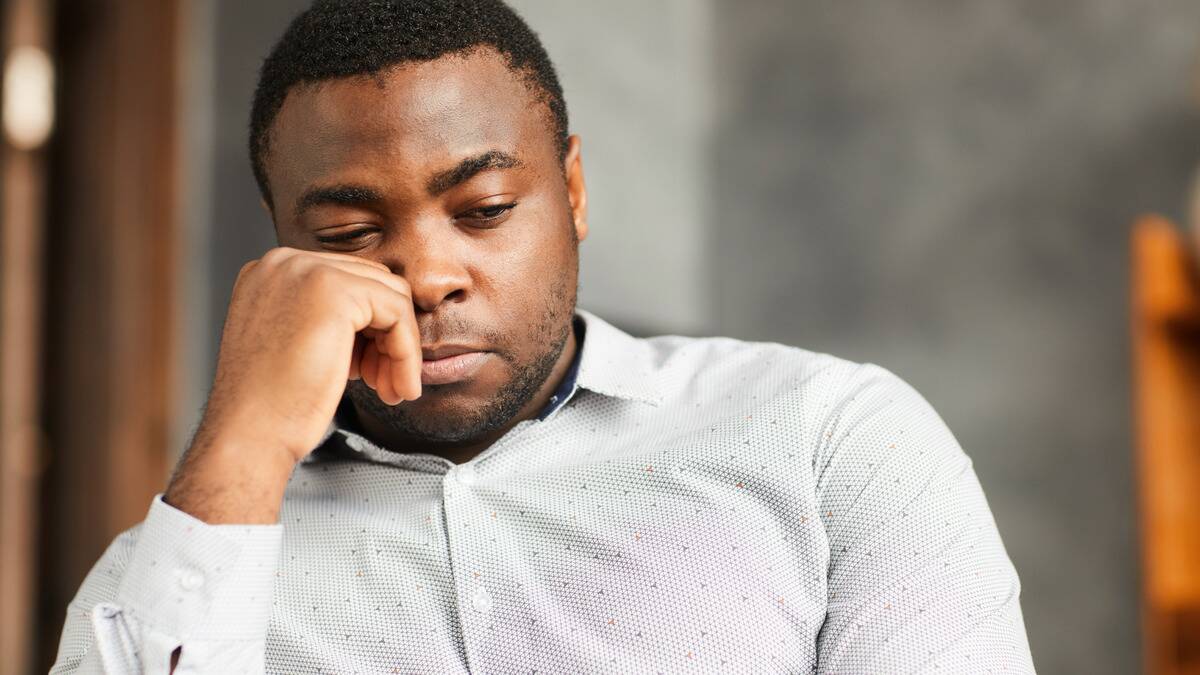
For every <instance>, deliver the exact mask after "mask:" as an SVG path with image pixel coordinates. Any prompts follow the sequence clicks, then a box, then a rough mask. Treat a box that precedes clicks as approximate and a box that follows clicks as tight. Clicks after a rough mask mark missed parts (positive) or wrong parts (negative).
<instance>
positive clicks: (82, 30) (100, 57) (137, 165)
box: [41, 0, 181, 665]
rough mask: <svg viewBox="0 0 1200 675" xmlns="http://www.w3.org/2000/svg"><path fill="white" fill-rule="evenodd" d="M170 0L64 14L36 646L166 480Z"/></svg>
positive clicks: (173, 5) (175, 214) (172, 231)
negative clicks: (41, 581) (42, 581)
mask: <svg viewBox="0 0 1200 675" xmlns="http://www.w3.org/2000/svg"><path fill="white" fill-rule="evenodd" d="M178 8H179V3H178V2H177V1H175V0H78V1H76V2H72V3H71V8H70V11H69V12H66V11H63V12H60V13H59V15H58V17H57V22H56V23H57V28H56V31H57V35H56V42H57V44H58V46H59V48H58V59H59V73H60V80H61V87H60V91H61V97H62V106H61V121H60V125H59V131H58V134H57V138H56V143H55V149H54V153H53V156H52V164H53V169H52V173H51V191H52V200H51V209H50V224H51V226H50V231H49V233H48V260H47V269H48V274H47V278H48V280H49V285H50V292H49V298H48V303H47V306H46V317H47V339H46V345H47V358H46V359H45V361H44V366H45V377H46V395H45V409H46V413H45V416H46V426H47V430H48V434H49V442H50V456H49V464H48V467H47V471H46V480H45V482H44V485H43V499H42V506H43V514H44V518H45V528H44V529H43V531H42V542H41V553H42V561H43V569H44V570H45V574H46V578H47V581H46V584H45V585H44V586H43V594H42V603H41V604H42V615H41V635H42V641H41V658H42V661H43V663H45V664H46V665H48V659H49V658H50V657H51V655H52V654H53V651H54V647H55V644H56V641H57V639H58V634H59V630H60V629H61V627H62V621H63V618H64V615H65V608H66V605H67V603H68V602H69V601H70V599H71V597H72V596H73V595H74V593H75V591H76V590H77V588H78V586H79V584H80V582H81V581H82V580H83V577H84V575H85V574H86V573H87V571H88V570H89V569H90V568H91V566H92V564H93V563H94V562H95V561H96V560H97V558H99V557H100V555H101V554H102V553H103V551H104V549H105V547H106V546H107V545H108V544H109V542H110V541H111V540H112V539H113V537H115V536H116V535H117V534H118V533H119V532H121V531H122V530H124V529H126V528H128V527H130V526H132V525H134V524H136V523H137V522H138V521H140V520H141V519H142V518H143V517H144V516H145V513H146V509H147V507H148V506H149V503H150V498H151V497H152V496H153V494H154V493H155V492H158V491H160V490H162V489H163V487H164V482H165V478H166V474H167V471H168V468H169V467H168V466H167V457H168V447H167V444H168V443H169V441H170V439H169V430H170V425H169V423H170V416H171V414H172V405H173V392H174V391H175V386H174V378H175V370H174V363H175V361H176V354H175V344H176V338H177V336H176V325H175V324H176V316H177V314H178V312H177V311H176V309H175V307H174V306H173V304H174V298H175V297H176V287H177V284H178V283H179V282H180V276H181V275H180V274H179V273H178V269H177V268H178V263H179V256H178V255H177V247H178V243H179V237H180V231H181V226H180V224H179V223H180V213H179V209H178V203H179V200H178V195H177V192H178V185H177V181H178V177H177V175H178V174H177V167H178V163H179V156H178V155H179V150H178V149H179V147H180V142H179V133H180V132H179V128H178V122H177V118H178V112H179V111H178V104H177V101H178V98H179V92H180V86H179V82H178V73H179V72H180V64H179V55H178V51H179V50H178V48H177V44H178V39H177V38H178V35H179V25H178V21H179V19H178Z"/></svg>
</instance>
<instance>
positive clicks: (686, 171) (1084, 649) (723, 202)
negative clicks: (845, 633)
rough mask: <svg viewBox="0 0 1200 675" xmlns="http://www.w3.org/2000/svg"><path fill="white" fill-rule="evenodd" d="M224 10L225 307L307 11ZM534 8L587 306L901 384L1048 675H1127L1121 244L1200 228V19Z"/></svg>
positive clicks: (773, 1)
mask: <svg viewBox="0 0 1200 675" xmlns="http://www.w3.org/2000/svg"><path fill="white" fill-rule="evenodd" d="M214 1H215V2H216V9H217V11H216V12H215V15H214V18H213V23H212V25H213V27H214V30H213V36H212V39H213V40H214V41H215V44H216V45H219V46H217V47H215V48H214V49H213V50H212V53H213V55H214V56H213V59H214V69H213V77H212V92H213V93H212V97H211V103H212V105H213V106H214V108H213V117H212V120H213V128H212V137H213V145H212V161H213V168H212V173H211V181H210V182H211V191H212V198H211V206H210V209H209V210H210V212H211V215H210V218H211V228H210V229H209V231H208V232H209V236H210V242H209V244H210V253H209V254H208V256H209V257H208V260H207V267H206V270H207V275H208V290H209V291H210V293H209V297H210V298H211V311H212V313H213V315H214V316H216V317H220V316H223V315H224V311H225V303H226V300H227V298H228V295H229V292H230V290H231V288H232V281H233V276H234V275H235V274H236V271H237V269H238V267H240V265H241V263H242V262H243V261H244V260H246V259H248V258H250V257H252V256H256V255H258V254H259V253H261V251H262V250H263V249H265V248H266V247H268V246H271V245H273V242H274V239H273V233H272V232H271V228H270V224H269V223H268V221H267V219H266V217H265V215H263V214H262V213H261V212H260V211H259V207H258V205H257V199H258V198H257V193H256V192H255V188H254V184H253V179H252V177H251V175H250V171H249V168H248V165H247V163H246V154H245V149H244V148H245V123H246V116H247V113H248V103H249V96H250V92H251V88H252V87H253V83H254V77H255V74H256V71H257V68H258V64H259V62H260V59H261V58H262V56H263V55H264V54H265V51H266V49H267V48H268V47H269V45H270V42H271V40H273V39H274V38H275V37H276V36H277V35H278V34H279V33H280V32H281V31H282V29H283V26H284V24H285V23H286V20H287V18H288V17H290V16H291V15H292V13H293V12H294V11H295V10H296V8H298V7H301V6H303V5H305V4H307V3H305V2H302V1H301V0H276V1H274V2H270V3H265V2H264V3H243V2H234V1H233V0H214ZM514 4H515V5H516V6H518V7H519V8H520V9H521V10H522V11H523V13H525V15H526V16H527V17H528V19H529V20H530V22H531V24H532V25H533V26H534V28H535V29H536V30H538V31H540V32H541V33H542V35H543V38H544V39H545V41H546V43H547V46H548V47H549V49H550V52H551V56H552V57H553V58H554V59H555V61H556V63H557V64H558V65H559V68H560V71H561V74H562V79H563V81H564V85H565V88H566V91H567V95H568V105H569V107H570V109H571V113H572V120H573V127H574V130H576V131H578V132H580V133H581V134H582V135H583V136H584V139H585V146H584V149H585V160H586V166H587V168H588V178H589V186H590V188H591V204H592V207H591V210H592V218H591V220H592V234H591V236H590V237H589V240H588V241H587V242H585V244H584V248H583V253H582V255H583V268H582V288H581V301H582V303H583V304H584V305H585V306H588V307H590V308H593V309H596V310H597V311H599V312H601V313H602V314H604V315H606V316H608V317H609V318H611V319H613V320H615V321H616V322H617V323H620V324H623V325H626V326H627V327H630V328H633V329H636V330H638V331H639V332H688V333H721V334H727V335H732V336H736V337H743V338H750V339H769V340H777V341H781V342H786V343H789V344H795V345H800V346H804V347H807V348H810V349H815V350H819V351H828V352H831V353H834V354H838V355H841V356H845V357H847V358H851V359H855V360H860V361H873V362H876V363H880V364H882V365H884V366H886V367H888V368H890V369H892V370H894V371H895V372H897V373H898V374H900V375H901V376H903V377H905V378H906V379H908V380H909V381H910V382H912V383H913V384H914V385H915V386H916V387H917V388H918V389H919V390H921V391H922V392H923V393H924V394H925V395H926V396H927V397H928V398H929V399H930V401H931V402H932V403H933V404H934V406H935V407H937V408H938V410H939V411H940V412H941V413H942V415H943V417H945V418H946V420H947V422H948V423H949V425H950V427H951V428H952V429H954V430H955V432H956V434H957V436H958V438H959V440H960V441H961V442H962V444H963V446H964V447H965V448H966V450H967V452H968V453H969V454H970V455H971V456H972V458H973V459H974V461H975V465H976V469H977V471H978V473H979V475H980V478H981V480H982V482H983V484H984V487H985V489H986V490H987V492H988V495H989V498H990V500H991V503H992V507H993V510H994V512H995V515H996V518H997V521H998V522H999V526H1000V530H1001V532H1002V533H1003V535H1004V537H1005V541H1006V543H1007V546H1008V549H1009V552H1010V554H1011V555H1012V557H1013V559H1014V561H1015V562H1016V564H1017V568H1018V570H1019V572H1020V573H1021V575H1022V579H1023V582H1024V587H1025V590H1024V594H1023V603H1022V604H1023V607H1024V609H1025V613H1026V622H1027V626H1028V628H1029V632H1030V641H1031V643H1032V645H1033V649H1034V658H1035V662H1036V663H1037V665H1038V667H1039V670H1040V671H1041V672H1045V673H1077V672H1088V673H1129V672H1135V671H1136V670H1137V650H1138V646H1139V642H1138V636H1137V631H1138V622H1137V564H1136V561H1137V552H1136V544H1137V542H1136V536H1135V530H1134V522H1135V514H1134V504H1133V486H1132V478H1131V469H1132V458H1131V444H1130V440H1131V428H1130V420H1129V372H1128V370H1129V369H1128V363H1129V355H1128V339H1127V311H1126V296H1127V264H1126V258H1127V246H1126V241H1127V233H1128V228H1129V222H1130V220H1131V218H1132V217H1133V216H1134V215H1135V214H1137V213H1139V212H1141V211H1146V210H1156V211H1165V212H1168V213H1171V214H1179V213H1181V212H1182V205H1183V200H1184V191H1185V185H1186V183H1187V180H1188V176H1189V173H1190V170H1191V168H1192V165H1193V162H1194V161H1195V160H1196V148H1197V141H1200V119H1197V114H1196V107H1195V104H1194V103H1193V102H1192V100H1191V98H1190V92H1189V88H1190V87H1191V86H1192V82H1193V79H1194V76H1195V73H1194V70H1195V64H1196V56H1197V54H1196V50H1197V46H1198V44H1200V4H1197V3H1195V2H1191V1H1190V0H1153V1H1149V2H1142V3H1130V2H1125V1H1124V0H1092V1H1091V2H1088V3H1082V2H1079V3H1067V2H1045V1H1044V0H1009V1H1007V2H991V3H987V2H970V3H946V2H941V1H940V0H909V1H907V2H904V3H896V2H888V1H886V0H862V1H857V2H843V3H835V2H796V1H793V0H753V1H741V2H734V1H733V0H657V1H655V2H648V1H642V0H608V1H606V2H604V3H563V2H561V1H557V0H515V2H514ZM211 330H212V333H211V341H210V344H211V349H210V352H215V345H216V339H217V337H218V335H219V325H214V326H213V327H212V329H211Z"/></svg>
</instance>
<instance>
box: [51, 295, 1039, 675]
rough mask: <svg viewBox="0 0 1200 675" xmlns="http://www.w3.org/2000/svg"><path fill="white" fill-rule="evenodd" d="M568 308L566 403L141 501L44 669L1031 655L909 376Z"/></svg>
mask: <svg viewBox="0 0 1200 675" xmlns="http://www.w3.org/2000/svg"><path fill="white" fill-rule="evenodd" d="M577 317H578V319H579V320H580V321H581V322H582V323H583V324H584V326H585V327H586V339H585V340H584V342H583V346H582V347H581V350H580V352H579V354H580V356H579V362H578V371H577V376H576V378H575V381H574V383H573V384H572V385H571V386H570V388H569V390H568V391H567V392H566V396H565V398H564V399H563V400H562V401H560V402H558V403H557V404H555V405H554V406H553V407H552V408H551V409H549V410H548V411H547V414H546V415H544V416H542V417H540V418H534V419H529V420H525V421H522V422H519V423H518V424H517V425H516V426H515V427H513V428H512V429H511V430H510V431H509V432H508V433H507V434H506V435H504V436H503V437H502V438H501V439H499V440H498V441H497V442H496V443H494V444H493V445H491V446H490V447H488V448H487V449H486V450H484V451H483V452H482V453H480V454H479V455H478V456H477V457H475V458H473V459H471V460H470V461H468V462H465V463H462V464H454V463H452V462H450V461H449V460H446V459H443V458H441V457H438V456H435V455H430V454H417V453H403V452H395V451H391V450H388V449H385V448H381V447H379V446H377V445H375V444H373V443H372V442H371V441H369V440H368V439H367V438H365V437H364V436H362V435H360V434H358V433H356V432H355V431H353V430H352V429H348V428H346V426H345V425H343V424H339V422H338V420H336V419H335V421H334V422H333V423H332V424H331V427H330V430H329V431H328V434H327V437H326V440H325V441H324V442H323V443H322V445H321V446H320V447H319V448H318V449H317V450H316V451H315V452H313V453H312V454H310V455H309V456H308V457H307V458H305V459H304V460H303V461H302V462H301V463H300V464H299V465H298V466H297V467H296V469H295V472H294V473H293V475H292V478H291V481H290V483H289V485H288V488H287V492H286V496H285V498H284V503H283V508H282V511H281V516H280V522H279V523H278V524H275V525H252V526H243V525H209V524H206V523H203V522H201V521H199V520H197V519H195V518H193V517H191V516H189V515H187V514H185V513H183V512H181V511H178V510H176V509H174V508H172V507H171V506H169V505H167V504H166V503H164V502H163V501H162V499H161V496H159V497H156V498H155V499H154V501H153V503H152V504H151V506H150V510H149V514H148V515H147V517H146V519H145V521H144V522H143V523H142V524H141V525H139V526H137V527H135V528H133V529H131V530H129V531H128V532H125V533H124V534H122V535H121V536H120V537H118V538H117V539H116V540H115V541H114V542H113V544H112V545H111V546H110V547H109V549H108V551H107V552H106V553H105V554H104V556H103V557H102V558H101V559H100V561H99V562H98V563H97V564H96V566H95V567H94V568H93V570H92V571H91V573H90V574H89V575H88V577H87V579H86V580H85V581H84V583H83V586H82V587H81V588H80V590H79V593H78V595H77V596H76V597H75V599H74V600H73V601H72V602H71V604H70V607H69V609H68V614H67V621H66V627H65V629H64V631H63V635H62V640H61V644H60V647H59V655H58V662H57V664H56V665H55V667H54V670H53V671H52V672H54V673H69V672H88V673H92V672H108V673H139V672H140V673H165V672H167V669H168V667H169V666H168V664H169V660H170V655H171V653H172V651H173V650H175V649H176V648H177V647H181V657H180V661H179V664H178V667H177V669H176V671H175V672H176V673H179V674H180V675H183V674H186V673H222V674H224V673H239V672H254V673H258V672H263V671H264V670H265V671H266V672H272V673H467V672H474V673H688V672H705V673H709V672H711V673H747V672H754V673H767V672H780V673H783V672H787V673H810V672H821V673H826V672H828V673H903V672H943V673H966V672H1001V671H1006V672H1010V673H1020V672H1032V671H1033V665H1032V663H1031V660H1030V655H1029V647H1028V644H1027V641H1026V636H1025V629H1024V625H1023V621H1022V617H1021V609H1020V604H1019V594H1020V585H1019V582H1018V579H1017V575H1016V572H1015V570H1014V569H1013V566H1012V564H1011V562H1010V561H1009V558H1008V556H1007V554H1006V552H1005V550H1004V546H1003V544H1002V543H1001V541H1000V537H999V535H998V533H997V530H996V525H995V522H994V520H993V518H992V515H991V512H990V511H989V509H988V505H987V502H986V501H985V499H984V496H983V492H982V490H981V489H980V486H979V483H978V482H977V480H976V477H975V473H974V471H973V470H972V466H971V462H970V460H969V459H968V458H967V457H966V455H964V454H963V451H962V449H961V448H960V447H959V444H958V442H957V441H956V440H955V438H954V437H953V436H952V435H951V433H950V431H949V430H948V429H947V428H946V425H945V424H944V423H943V422H942V420H941V419H940V418H939V417H938V415H937V414H936V413H935V412H934V411H933V409H932V408H931V407H930V406H929V404H928V403H927V402H926V401H925V400H924V399H923V398H922V397H921V396H920V395H919V394H918V393H917V392H916V391H914V390H913V389H912V388H911V387H909V386H908V385H907V384H906V383H904V382H903V381H902V380H901V379H899V378H898V377H896V376H895V375H893V374H891V373H890V372H888V371H887V370H885V369H883V368H881V367H879V366H876V365H872V364H855V363H851V362H848V361H845V360H842V359H839V358H836V357H833V356H829V355H826V354H818V353H813V352H809V351H804V350H802V349H797V348H794V347H788V346H784V345H780V344H775V343H755V342H743V341H739V340H733V339H728V338H688V337H680V336H659V337H654V338H649V339H638V338H634V337H632V336H630V335H627V334H625V333H623V332H621V331H620V330H618V329H616V328H615V327H613V326H611V325H610V324H608V323H606V322H604V321H602V320H601V319H600V318H598V317H596V316H595V315H593V314H590V313H588V312H586V311H583V310H579V311H578V312H577Z"/></svg>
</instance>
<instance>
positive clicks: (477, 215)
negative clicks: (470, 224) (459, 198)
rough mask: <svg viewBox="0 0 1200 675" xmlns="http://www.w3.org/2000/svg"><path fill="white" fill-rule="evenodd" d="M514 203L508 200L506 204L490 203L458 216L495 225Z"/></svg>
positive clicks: (478, 222)
mask: <svg viewBox="0 0 1200 675" xmlns="http://www.w3.org/2000/svg"><path fill="white" fill-rule="evenodd" d="M516 205H517V203H516V202H510V203H508V204H492V205H490V206H481V207H479V208H476V209H471V210H470V211H467V212H465V213H463V214H462V215H460V216H459V218H464V219H466V220H473V221H475V222H476V223H477V224H480V225H495V224H498V223H499V222H500V221H502V220H504V218H505V217H506V216H507V215H508V214H509V213H510V212H511V211H512V210H513V207H515V206H516Z"/></svg>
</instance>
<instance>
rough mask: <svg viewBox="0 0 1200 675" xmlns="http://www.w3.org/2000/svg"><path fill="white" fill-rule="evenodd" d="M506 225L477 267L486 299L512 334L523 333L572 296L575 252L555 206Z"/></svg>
mask: <svg viewBox="0 0 1200 675" xmlns="http://www.w3.org/2000/svg"><path fill="white" fill-rule="evenodd" d="M508 225H509V226H510V228H511V229H510V231H509V233H507V234H506V236H505V237H503V243H502V244H500V246H498V247H497V248H493V249H491V250H490V252H489V254H488V255H486V256H484V257H483V258H482V263H481V264H482V268H481V269H482V272H483V276H484V277H486V278H487V283H486V288H488V290H489V291H490V292H489V293H488V295H491V296H492V297H490V298H488V301H489V302H490V303H491V304H493V305H494V306H495V309H496V312H497V314H498V315H500V316H502V317H504V321H505V323H506V324H507V325H508V327H510V328H511V329H512V331H511V332H512V333H513V334H523V333H529V332H531V331H533V330H534V329H535V328H536V326H537V324H539V323H541V322H542V321H543V319H544V317H545V315H546V313H547V311H548V310H557V309H559V308H558V307H557V305H559V304H561V303H562V302H563V301H564V300H569V299H570V298H571V297H573V296H574V293H573V290H574V285H575V283H576V278H577V275H578V250H577V248H576V245H575V242H574V239H573V238H572V237H571V231H570V229H569V228H570V222H569V221H567V220H565V219H564V215H563V212H560V211H558V210H551V209H550V208H545V209H540V210H539V212H538V213H537V214H536V215H535V214H528V215H523V216H522V219H521V220H520V221H517V219H515V218H514V220H513V222H510V223H508ZM564 295H566V296H568V297H567V298H564V297H563V296H564Z"/></svg>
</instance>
